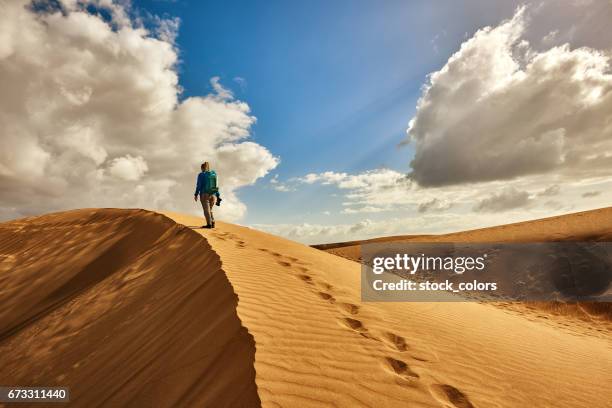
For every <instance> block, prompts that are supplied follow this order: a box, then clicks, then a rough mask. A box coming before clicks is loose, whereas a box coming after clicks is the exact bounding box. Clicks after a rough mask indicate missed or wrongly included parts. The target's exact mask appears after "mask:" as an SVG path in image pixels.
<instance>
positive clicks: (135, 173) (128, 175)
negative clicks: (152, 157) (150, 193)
mask: <svg viewBox="0 0 612 408" xmlns="http://www.w3.org/2000/svg"><path fill="white" fill-rule="evenodd" d="M147 170H149V166H147V162H145V160H144V159H143V158H142V156H137V157H132V156H130V155H129V154H128V155H126V156H124V157H117V158H116V159H113V160H112V161H111V162H110V164H109V166H108V171H109V173H110V174H111V175H113V176H115V177H118V178H120V179H123V180H128V181H137V180H140V179H141V178H142V176H143V175H144V174H145V173H146V172H147Z"/></svg>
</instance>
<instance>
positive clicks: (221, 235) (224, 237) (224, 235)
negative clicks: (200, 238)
mask: <svg viewBox="0 0 612 408" xmlns="http://www.w3.org/2000/svg"><path fill="white" fill-rule="evenodd" d="M213 235H214V236H215V237H217V238H218V239H220V240H221V241H228V240H229V241H233V242H234V243H235V244H236V248H238V249H244V248H246V242H244V241H243V240H242V239H241V238H240V237H239V236H238V235H236V234H232V233H231V232H218V233H215V234H213Z"/></svg>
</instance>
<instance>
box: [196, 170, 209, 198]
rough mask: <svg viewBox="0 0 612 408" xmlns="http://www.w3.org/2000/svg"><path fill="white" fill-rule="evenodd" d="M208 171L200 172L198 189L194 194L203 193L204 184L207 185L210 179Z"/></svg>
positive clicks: (197, 181)
mask: <svg viewBox="0 0 612 408" xmlns="http://www.w3.org/2000/svg"><path fill="white" fill-rule="evenodd" d="M208 174H209V172H208V171H203V172H201V173H200V174H198V178H197V180H196V189H195V194H194V195H200V194H203V193H204V191H202V190H203V189H204V186H205V185H206V182H207V181H208V180H207V179H208Z"/></svg>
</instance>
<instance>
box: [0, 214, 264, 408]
mask: <svg viewBox="0 0 612 408" xmlns="http://www.w3.org/2000/svg"><path fill="white" fill-rule="evenodd" d="M220 268H221V262H220V259H219V257H218V256H217V255H216V254H215V253H214V252H213V251H212V250H211V249H210V246H209V245H208V244H207V243H206V241H205V240H204V239H202V237H200V236H199V235H198V234H196V233H194V232H193V231H191V230H190V229H188V228H185V227H182V226H180V225H177V224H175V223H174V222H172V221H171V220H169V219H167V218H166V217H164V216H162V215H158V214H154V213H150V212H145V211H142V210H140V211H138V210H79V211H70V212H65V213H59V214H51V215H46V216H42V217H34V218H26V219H21V220H17V221H14V222H8V223H3V224H0V304H2V309H1V310H0V367H1V369H0V384H3V385H22V386H25V385H28V386H34V385H39V386H60V385H62V386H68V387H69V388H70V390H71V400H72V403H71V404H70V406H80V407H88V408H90V407H97V406H113V407H117V406H132V407H139V406H217V407H220V406H249V407H251V406H258V405H259V397H258V395H257V391H256V386H255V381H254V377H255V372H254V369H253V359H254V353H255V347H254V342H253V338H252V336H251V335H250V334H248V332H247V330H246V329H245V328H244V327H243V326H242V325H241V323H240V320H239V319H238V316H237V314H236V303H237V298H236V295H235V293H234V292H233V290H232V287H231V285H230V283H229V282H228V280H227V278H226V276H225V274H224V273H223V271H222V270H221V269H220ZM0 405H1V404H0ZM34 405H35V406H41V404H34ZM43 405H44V404H43ZM22 406H23V405H22Z"/></svg>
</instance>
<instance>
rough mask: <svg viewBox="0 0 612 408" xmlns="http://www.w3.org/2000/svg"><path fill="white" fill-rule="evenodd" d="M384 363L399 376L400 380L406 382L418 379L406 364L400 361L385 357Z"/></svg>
mask: <svg viewBox="0 0 612 408" xmlns="http://www.w3.org/2000/svg"><path fill="white" fill-rule="evenodd" d="M385 362H386V363H387V366H388V367H389V368H391V369H392V370H393V372H395V374H397V375H399V376H400V377H402V378H405V379H407V380H412V379H415V378H419V375H418V374H417V373H415V372H414V371H412V370H411V369H410V367H409V366H408V364H406V363H405V362H404V361H402V360H397V359H395V358H393V357H385Z"/></svg>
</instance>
